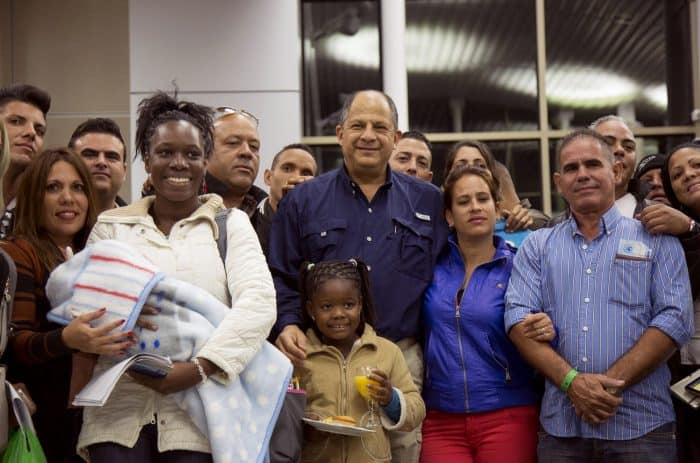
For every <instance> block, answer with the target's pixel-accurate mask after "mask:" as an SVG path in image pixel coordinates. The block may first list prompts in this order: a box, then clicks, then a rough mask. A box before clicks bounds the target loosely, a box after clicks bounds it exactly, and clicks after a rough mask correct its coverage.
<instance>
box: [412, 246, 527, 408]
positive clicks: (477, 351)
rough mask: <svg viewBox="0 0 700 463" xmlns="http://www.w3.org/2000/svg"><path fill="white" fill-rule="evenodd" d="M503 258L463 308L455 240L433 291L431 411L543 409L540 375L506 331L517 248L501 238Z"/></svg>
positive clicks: (479, 279)
mask: <svg viewBox="0 0 700 463" xmlns="http://www.w3.org/2000/svg"><path fill="white" fill-rule="evenodd" d="M493 239H494V245H495V247H496V253H495V255H494V258H493V260H492V261H491V262H488V263H485V264H482V265H480V266H478V267H477V268H476V269H475V270H474V272H473V274H472V276H471V279H470V280H469V283H468V284H467V287H466V288H465V289H464V294H463V296H462V300H461V303H460V305H459V307H458V306H457V293H458V292H459V290H460V289H461V288H462V284H463V282H464V275H465V268H464V262H463V260H462V255H461V254H460V252H459V247H458V245H457V238H456V236H455V235H454V234H452V235H450V237H449V239H448V244H447V245H446V246H445V248H444V249H443V251H442V253H441V254H440V256H439V258H438V262H437V266H436V267H435V272H434V274H433V280H432V282H431V283H430V286H429V287H428V289H427V290H426V292H425V296H424V303H423V316H424V320H425V354H424V355H425V382H424V384H423V398H424V400H425V405H426V407H427V408H428V410H431V409H432V410H439V411H442V412H447V413H476V412H487V411H493V410H499V409H502V408H506V407H515V406H522V405H531V404H537V403H539V400H540V393H539V392H538V389H537V386H536V383H535V373H534V370H532V368H530V367H529V366H528V365H527V364H526V363H525V361H524V360H523V359H522V357H520V354H519V353H518V351H517V349H516V348H515V346H514V345H513V344H512V343H511V341H510V339H509V338H508V335H507V334H506V332H505V327H504V322H503V312H504V309H505V293H506V289H507V287H508V279H509V278H510V273H511V269H512V267H513V258H514V257H515V249H513V248H511V247H510V246H509V245H508V244H506V242H505V241H504V240H503V238H501V237H499V236H494V238H493Z"/></svg>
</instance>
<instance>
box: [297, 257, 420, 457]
mask: <svg viewBox="0 0 700 463" xmlns="http://www.w3.org/2000/svg"><path fill="white" fill-rule="evenodd" d="M300 288H301V298H302V306H303V307H304V308H305V311H304V316H305V322H306V326H310V328H309V329H308V330H307V332H306V335H307V337H308V344H307V346H306V360H305V361H304V364H303V366H301V367H297V371H296V374H297V375H298V376H299V377H300V383H301V387H302V388H304V389H306V392H307V404H306V411H307V416H308V417H311V418H315V419H318V420H326V421H330V420H332V419H333V418H334V417H335V418H337V417H339V416H343V417H348V418H349V419H350V420H351V421H354V424H355V425H356V426H358V427H363V428H364V427H367V424H368V422H369V420H370V413H369V412H368V401H367V400H365V398H363V397H362V396H361V395H360V392H359V390H358V388H357V386H356V383H355V377H356V376H361V375H363V373H361V369H362V368H363V367H370V370H371V373H369V374H368V378H369V380H370V381H369V382H368V383H367V385H366V386H363V387H366V390H365V391H363V392H364V393H365V395H368V398H371V399H372V400H374V401H375V402H376V403H377V404H378V406H377V407H376V408H377V411H376V412H375V414H376V419H377V421H378V426H377V427H376V428H374V431H373V432H363V433H362V435H360V436H349V435H340V434H333V433H329V432H323V431H319V430H317V429H314V428H313V427H311V426H307V427H306V429H305V438H304V447H303V451H302V460H303V461H308V462H311V461H318V462H342V463H345V462H353V463H354V462H358V463H359V462H362V463H365V462H379V461H390V460H391V448H390V443H389V438H388V436H387V431H392V430H401V431H410V430H413V429H414V428H416V427H417V426H418V425H419V424H420V423H421V421H422V420H423V418H424V417H425V405H424V403H423V399H421V397H420V393H419V392H418V389H417V388H416V386H415V384H413V381H412V379H411V375H410V373H409V371H408V368H407V366H406V362H405V361H404V358H403V355H402V354H401V351H400V349H399V348H398V347H397V346H396V345H395V344H393V343H392V342H391V341H389V340H387V339H384V338H382V337H380V336H378V335H377V334H376V333H375V332H374V330H373V329H372V327H371V326H370V324H371V323H372V322H373V319H374V308H373V306H372V299H371V294H370V290H369V279H368V275H367V267H366V266H365V265H364V264H363V263H362V262H358V261H356V260H354V259H350V260H346V261H325V262H320V263H318V264H305V265H304V266H303V267H302V270H301V278H300ZM346 419H347V418H346ZM351 426H352V424H351ZM354 434H357V433H354Z"/></svg>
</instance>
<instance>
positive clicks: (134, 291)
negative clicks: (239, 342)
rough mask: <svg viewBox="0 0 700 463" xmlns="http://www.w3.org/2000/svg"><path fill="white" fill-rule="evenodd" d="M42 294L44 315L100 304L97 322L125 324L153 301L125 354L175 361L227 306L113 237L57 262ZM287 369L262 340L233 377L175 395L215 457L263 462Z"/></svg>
mask: <svg viewBox="0 0 700 463" xmlns="http://www.w3.org/2000/svg"><path fill="white" fill-rule="evenodd" d="M46 294H47V296H48V298H49V300H50V301H51V305H52V307H53V309H52V310H51V311H50V313H49V315H48V318H49V319H50V320H52V321H55V322H57V323H62V324H68V323H70V321H71V320H72V319H73V318H74V317H75V316H77V315H80V314H81V313H85V312H89V311H94V310H98V309H100V308H102V307H105V308H107V313H106V314H105V316H103V317H101V318H100V320H99V321H100V323H107V322H109V320H116V319H125V320H126V322H125V323H124V325H122V326H121V327H120V328H118V329H120V330H129V329H132V328H133V327H134V324H135V323H136V318H138V315H139V312H140V311H141V308H142V307H143V305H144V304H148V305H150V306H153V307H156V308H157V309H158V310H159V313H158V315H156V316H155V317H156V318H155V319H154V320H153V321H154V322H155V323H156V324H157V325H158V331H155V332H153V331H148V330H142V331H140V332H139V341H140V342H139V344H138V345H135V346H133V347H132V352H130V354H135V353H138V352H154V353H158V354H161V355H168V356H170V357H171V358H172V359H173V360H174V361H188V360H190V359H192V358H193V357H195V356H196V354H197V352H199V350H200V349H201V347H202V346H203V345H204V343H205V342H206V340H207V339H209V337H210V335H211V333H212V332H213V331H214V329H215V328H216V326H217V325H218V324H219V323H220V321H221V320H222V319H223V318H224V316H225V315H226V314H227V313H228V312H229V311H230V310H231V309H230V308H229V307H228V306H226V305H225V304H223V303H222V302H221V301H219V300H218V299H216V298H215V297H214V296H212V295H211V294H209V293H208V292H206V291H205V290H203V289H201V288H199V287H197V286H194V285H192V284H189V283H187V282H184V281H181V280H177V279H175V278H172V277H168V276H166V275H164V274H163V273H162V272H160V271H159V270H158V269H157V268H155V267H154V266H153V265H152V264H151V263H150V262H148V261H146V260H145V259H144V258H143V256H141V255H140V254H139V253H138V252H137V251H136V250H134V249H133V248H132V247H131V246H129V245H127V244H125V243H122V242H119V241H114V240H104V241H99V242H97V243H95V244H93V245H92V246H90V247H88V248H86V249H84V250H83V251H81V252H80V253H78V254H76V255H75V256H73V257H72V258H71V259H69V260H68V261H67V262H65V263H63V264H61V265H60V266H58V267H57V268H56V269H55V270H54V271H53V272H52V273H51V276H50V277H49V281H48V283H47V286H46ZM102 319H105V320H102ZM117 360H119V359H117ZM291 372H292V368H291V364H290V363H289V361H288V360H287V358H286V357H284V356H283V355H282V354H281V353H280V352H279V351H278V350H277V349H275V348H274V347H273V346H272V345H270V344H269V343H267V342H264V343H263V345H262V347H261V349H260V351H259V352H258V353H257V354H256V355H255V357H253V359H252V360H251V361H250V363H249V364H248V365H247V366H246V368H245V369H244V370H243V371H242V372H241V374H240V375H239V376H238V377H237V378H231V381H229V382H228V383H227V384H222V383H221V382H217V381H214V380H211V381H206V382H205V383H204V384H202V385H200V386H197V387H194V388H190V389H188V390H186V391H183V392H179V393H177V394H173V397H174V398H175V400H176V401H177V403H178V405H179V406H180V407H181V408H182V409H183V410H185V411H186V412H187V413H188V414H189V416H190V417H191V419H192V421H193V423H194V424H195V425H196V426H197V427H198V428H199V429H200V431H201V432H202V433H203V434H204V435H205V436H207V438H208V439H209V443H210V446H211V449H212V457H213V459H214V462H215V463H229V462H247V461H250V462H263V461H266V458H267V447H268V443H269V439H270V435H271V433H272V429H273V427H274V424H275V422H276V420H277V416H278V414H279V412H280V408H281V405H282V401H283V399H284V395H285V392H286V390H287V385H288V384H289V379H290V377H291ZM231 430H245V431H244V432H231Z"/></svg>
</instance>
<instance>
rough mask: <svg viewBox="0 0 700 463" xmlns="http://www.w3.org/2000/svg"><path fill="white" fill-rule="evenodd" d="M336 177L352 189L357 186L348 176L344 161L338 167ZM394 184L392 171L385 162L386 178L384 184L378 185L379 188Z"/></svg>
mask: <svg viewBox="0 0 700 463" xmlns="http://www.w3.org/2000/svg"><path fill="white" fill-rule="evenodd" d="M338 177H340V178H341V179H342V180H343V182H344V183H345V184H347V185H350V187H351V188H352V189H356V188H358V185H357V183H356V182H355V180H353V179H352V177H350V173H349V172H348V169H347V167H345V163H343V166H342V167H341V168H340V169H338ZM393 184H394V173H393V172H392V171H391V169H390V168H389V165H388V164H387V166H386V180H385V181H384V185H382V186H381V187H380V189H381V188H390V187H391V186H392V185H393Z"/></svg>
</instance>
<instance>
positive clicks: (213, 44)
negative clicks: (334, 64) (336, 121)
mask: <svg viewBox="0 0 700 463" xmlns="http://www.w3.org/2000/svg"><path fill="white" fill-rule="evenodd" d="M299 24H300V21H299V5H298V0H199V1H197V2H193V1H191V0H129V42H130V53H129V55H130V74H131V76H130V80H131V82H130V110H131V129H132V130H131V133H135V132H136V130H135V123H136V108H137V105H138V102H139V101H140V100H141V99H143V98H144V97H146V96H148V95H150V94H151V93H152V92H153V91H154V90H159V89H162V90H172V88H173V85H172V82H173V81H175V82H176V83H177V86H178V88H179V91H180V96H181V97H182V98H184V99H189V100H193V101H196V102H198V103H202V104H206V105H210V106H231V107H234V108H241V109H246V110H247V111H249V112H251V113H253V114H255V115H256V116H257V117H258V118H259V119H260V127H259V131H260V138H261V141H262V147H261V160H260V173H259V174H258V179H257V180H256V184H258V185H260V186H263V181H262V171H263V170H264V168H265V167H268V166H269V165H270V163H271V161H272V157H273V156H274V154H275V153H276V152H277V151H278V150H279V149H280V148H281V147H282V146H284V145H286V144H288V143H293V142H298V141H299V140H300V139H301V134H302V126H301V124H302V120H301V109H302V108H301V101H302V100H301V77H300V69H301V40H300V30H299ZM131 173H132V175H131V189H132V190H131V191H132V197H133V198H138V197H139V194H140V190H141V185H142V183H143V181H144V180H145V178H146V174H145V172H144V170H143V164H142V163H141V162H140V161H138V162H135V163H134V166H133V167H132V170H131Z"/></svg>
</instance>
